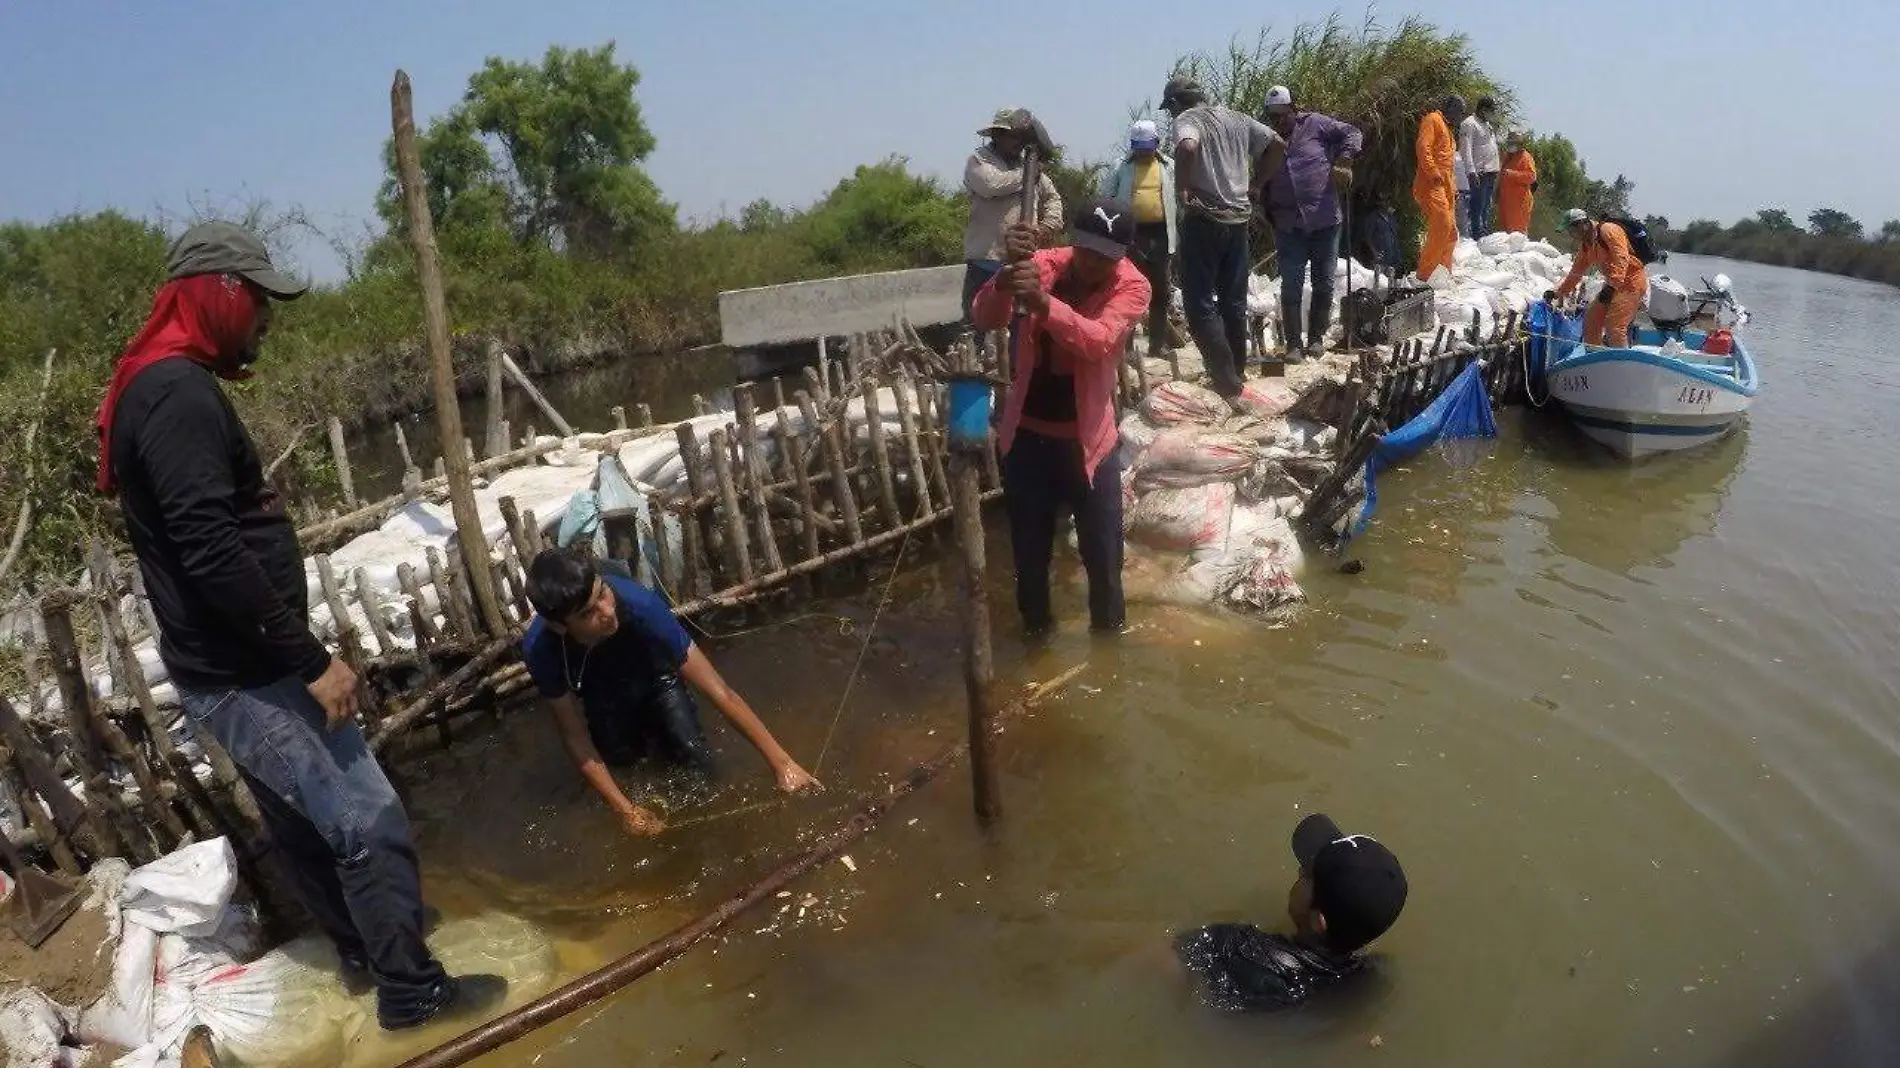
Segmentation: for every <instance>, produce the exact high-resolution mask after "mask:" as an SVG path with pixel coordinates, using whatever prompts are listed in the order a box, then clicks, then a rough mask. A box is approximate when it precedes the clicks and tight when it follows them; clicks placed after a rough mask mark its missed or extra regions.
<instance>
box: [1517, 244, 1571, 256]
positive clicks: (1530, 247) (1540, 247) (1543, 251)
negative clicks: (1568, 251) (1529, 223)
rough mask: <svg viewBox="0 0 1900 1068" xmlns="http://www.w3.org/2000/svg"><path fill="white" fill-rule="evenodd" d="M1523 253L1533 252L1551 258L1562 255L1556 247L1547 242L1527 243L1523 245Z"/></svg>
mask: <svg viewBox="0 0 1900 1068" xmlns="http://www.w3.org/2000/svg"><path fill="white" fill-rule="evenodd" d="M1524 251H1526V252H1535V253H1537V254H1538V255H1540V256H1549V257H1552V258H1555V257H1558V256H1562V255H1564V252H1563V251H1562V250H1561V249H1559V248H1558V247H1557V246H1556V245H1553V244H1551V243H1550V242H1548V241H1531V242H1527V243H1526V244H1525V245H1524Z"/></svg>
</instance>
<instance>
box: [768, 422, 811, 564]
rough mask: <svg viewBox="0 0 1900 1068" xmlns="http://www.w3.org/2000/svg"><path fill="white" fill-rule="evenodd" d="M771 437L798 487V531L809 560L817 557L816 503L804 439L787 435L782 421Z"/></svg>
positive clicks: (800, 435) (796, 435)
mask: <svg viewBox="0 0 1900 1068" xmlns="http://www.w3.org/2000/svg"><path fill="white" fill-rule="evenodd" d="M772 436H773V438H774V439H775V440H776V441H777V443H778V449H779V453H780V454H781V455H783V456H784V457H785V464H786V466H787V467H790V468H791V469H792V480H793V481H794V482H795V483H797V485H798V508H799V515H800V523H799V527H798V529H799V534H800V537H801V538H802V539H803V541H804V544H805V559H807V560H809V559H811V558H812V557H814V556H817V555H818V501H817V498H816V497H815V496H813V494H812V490H811V475H810V474H809V473H807V472H806V470H805V438H804V435H802V434H790V433H787V432H786V430H785V420H783V419H780V420H779V421H778V423H777V424H776V425H775V426H773V427H772Z"/></svg>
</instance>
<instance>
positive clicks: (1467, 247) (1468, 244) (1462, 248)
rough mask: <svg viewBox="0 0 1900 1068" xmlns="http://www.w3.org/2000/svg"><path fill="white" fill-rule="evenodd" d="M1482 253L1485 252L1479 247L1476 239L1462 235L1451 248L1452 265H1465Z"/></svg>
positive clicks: (1455, 266)
mask: <svg viewBox="0 0 1900 1068" xmlns="http://www.w3.org/2000/svg"><path fill="white" fill-rule="evenodd" d="M1482 255H1484V252H1483V251H1482V250H1480V249H1479V248H1478V243H1477V242H1476V241H1473V240H1471V239H1470V238H1468V237H1461V238H1459V239H1458V244H1457V245H1455V246H1454V247H1453V248H1452V250H1451V265H1452V267H1454V268H1457V267H1463V266H1465V265H1467V264H1469V263H1470V262H1471V261H1473V260H1475V259H1477V258H1478V257H1479V256H1482Z"/></svg>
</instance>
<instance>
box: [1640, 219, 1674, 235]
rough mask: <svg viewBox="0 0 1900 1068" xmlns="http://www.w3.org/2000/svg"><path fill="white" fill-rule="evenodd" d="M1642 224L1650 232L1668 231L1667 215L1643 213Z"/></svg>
mask: <svg viewBox="0 0 1900 1068" xmlns="http://www.w3.org/2000/svg"><path fill="white" fill-rule="evenodd" d="M1643 226H1644V228H1646V229H1647V230H1648V231H1649V232H1650V233H1652V234H1658V235H1661V234H1666V233H1668V232H1669V216H1667V215H1645V216H1643Z"/></svg>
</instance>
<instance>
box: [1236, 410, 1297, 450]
mask: <svg viewBox="0 0 1900 1068" xmlns="http://www.w3.org/2000/svg"><path fill="white" fill-rule="evenodd" d="M1220 428H1221V432H1222V433H1225V434H1232V435H1234V436H1236V437H1241V438H1246V439H1247V440H1248V441H1251V442H1253V443H1254V444H1255V445H1258V446H1261V447H1263V448H1264V447H1266V446H1270V445H1273V444H1275V443H1276V442H1278V441H1280V439H1282V438H1284V437H1285V436H1286V433H1287V424H1286V420H1285V419H1262V418H1261V417H1259V416H1257V415H1236V416H1233V417H1232V418H1229V419H1228V420H1227V421H1225V422H1223V423H1222V424H1221V425H1220Z"/></svg>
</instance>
